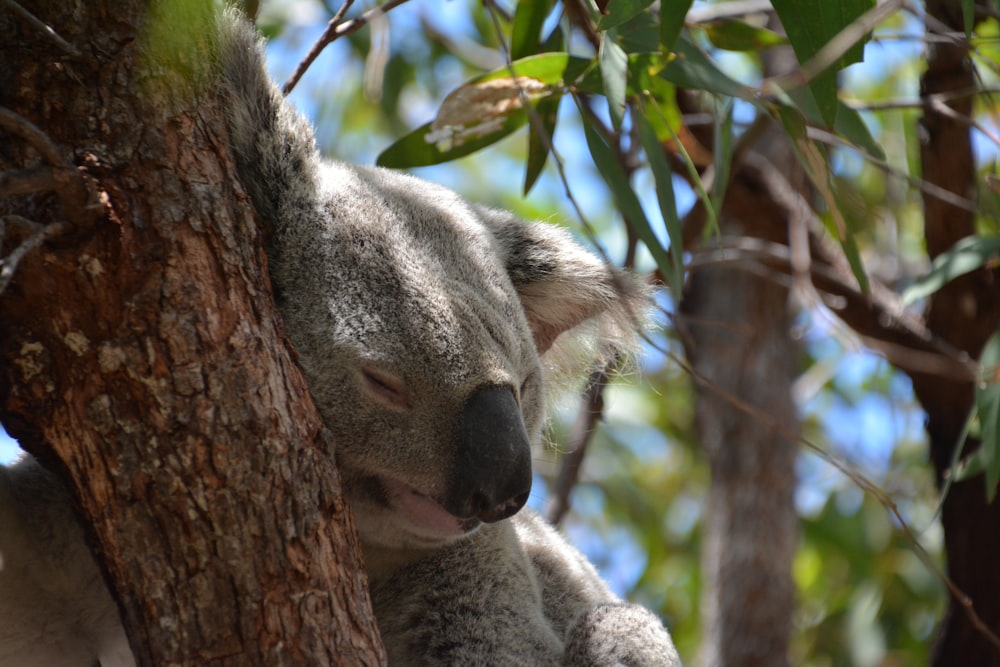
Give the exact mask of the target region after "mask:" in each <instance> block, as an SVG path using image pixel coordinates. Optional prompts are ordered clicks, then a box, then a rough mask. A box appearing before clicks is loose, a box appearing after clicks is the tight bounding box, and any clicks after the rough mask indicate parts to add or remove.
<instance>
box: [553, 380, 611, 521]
mask: <svg viewBox="0 0 1000 667" xmlns="http://www.w3.org/2000/svg"><path fill="white" fill-rule="evenodd" d="M616 365H617V364H616V363H615V362H612V363H611V364H609V365H608V366H607V367H606V368H603V369H600V370H596V371H594V372H593V373H591V375H590V379H589V380H588V381H587V388H586V389H585V390H584V392H583V394H582V395H581V397H580V409H579V412H577V416H576V421H575V422H573V428H572V429H571V430H570V433H569V439H568V441H567V443H566V448H567V452H566V455H565V456H563V459H562V462H561V463H560V465H559V475H558V477H556V482H555V486H554V488H553V489H552V497H551V498H550V499H549V506H548V507H547V508H546V510H545V518H546V519H548V521H549V523H551V524H552V525H553V526H558V525H559V524H560V522H562V520H563V517H565V516H566V512H568V511H569V495H570V493H571V492H572V491H573V488H574V487H575V486H576V483H577V481H578V480H579V478H580V468H581V466H582V465H583V459H584V456H585V455H586V454H587V445H589V444H590V440H591V437H592V436H593V434H594V431H595V430H596V428H597V423H598V422H599V421H600V420H601V417H602V416H603V415H604V388H605V387H607V385H608V376H609V375H610V373H611V372H613V370H614V368H615V366H616Z"/></svg>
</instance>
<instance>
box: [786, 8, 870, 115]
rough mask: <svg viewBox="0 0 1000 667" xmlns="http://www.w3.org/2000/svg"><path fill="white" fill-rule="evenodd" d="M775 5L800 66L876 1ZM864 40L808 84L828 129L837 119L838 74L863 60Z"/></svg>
mask: <svg viewBox="0 0 1000 667" xmlns="http://www.w3.org/2000/svg"><path fill="white" fill-rule="evenodd" d="M772 5H773V6H774V10H775V11H776V12H777V14H778V17H779V18H780V19H781V24H782V25H783V26H784V27H785V31H786V32H787V33H788V40H789V41H790V42H791V44H792V48H793V49H794V50H795V55H796V56H798V59H799V62H800V63H806V62H808V61H809V60H810V59H811V58H812V57H813V56H815V55H816V54H817V53H819V51H820V49H822V48H823V47H824V46H826V44H827V42H829V41H830V40H831V39H833V38H834V37H835V36H836V35H837V34H838V33H839V32H840V31H841V30H843V29H844V28H846V27H847V26H848V25H850V23H851V22H852V21H854V20H855V19H857V18H858V17H859V16H861V15H862V14H864V13H865V12H866V11H867V10H869V9H871V8H872V7H874V6H875V0H823V1H822V2H801V0H773V2H772ZM864 41H865V40H862V41H860V42H858V43H857V44H855V45H854V46H853V47H852V48H851V49H849V50H848V51H847V53H845V54H844V55H843V56H841V57H840V58H838V59H837V61H836V62H833V63H830V66H829V67H828V68H827V69H825V70H824V71H823V72H822V73H821V74H820V75H819V76H817V77H816V78H815V79H814V80H813V81H811V82H810V83H809V88H810V89H811V90H812V92H813V95H814V96H815V97H816V104H817V105H818V107H819V111H820V114H821V115H822V117H823V120H824V122H825V123H824V124H825V125H826V126H827V127H833V126H834V124H835V123H836V120H837V113H838V111H839V110H838V107H837V71H838V70H840V69H843V68H844V67H847V66H848V65H850V64H852V63H856V62H858V61H860V60H861V58H862V56H863V54H864Z"/></svg>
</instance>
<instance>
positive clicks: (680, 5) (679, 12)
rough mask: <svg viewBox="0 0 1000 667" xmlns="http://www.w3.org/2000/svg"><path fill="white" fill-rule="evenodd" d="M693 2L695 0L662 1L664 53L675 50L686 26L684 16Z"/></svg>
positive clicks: (661, 37) (661, 39) (662, 45)
mask: <svg viewBox="0 0 1000 667" xmlns="http://www.w3.org/2000/svg"><path fill="white" fill-rule="evenodd" d="M693 3H694V0H680V1H679V2H675V1H674V0H669V1H668V2H661V3H660V48H662V49H663V52H664V53H671V52H672V51H673V50H674V45H675V44H677V38H678V37H680V36H681V30H682V29H683V28H684V18H685V17H686V16H687V13H688V10H690V9H691V5H692V4H693Z"/></svg>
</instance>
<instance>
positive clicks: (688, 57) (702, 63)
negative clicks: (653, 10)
mask: <svg viewBox="0 0 1000 667" xmlns="http://www.w3.org/2000/svg"><path fill="white" fill-rule="evenodd" d="M675 48H676V54H677V57H676V58H674V59H673V60H671V61H670V62H669V63H667V64H666V66H665V67H664V68H663V71H662V72H660V76H662V77H663V78H664V79H666V80H667V81H670V82H671V83H674V84H676V85H678V86H680V87H681V88H693V89H696V90H707V91H708V92H710V93H717V94H719V95H727V96H729V97H739V98H740V99H744V100H750V101H754V100H756V98H757V94H756V91H754V89H752V88H750V87H748V86H744V85H743V84H741V83H738V82H736V81H734V80H733V79H731V78H730V77H728V76H727V75H725V74H723V73H722V72H721V71H720V70H719V68H718V67H716V66H715V63H713V62H712V61H711V60H710V59H709V58H708V56H706V55H705V54H704V53H702V52H701V50H700V49H698V47H696V46H695V45H694V44H692V43H691V42H690V41H688V40H687V39H684V38H682V39H679V40H677V45H676V47H675Z"/></svg>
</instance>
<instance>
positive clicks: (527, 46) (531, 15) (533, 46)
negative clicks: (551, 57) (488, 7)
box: [510, 0, 553, 60]
mask: <svg viewBox="0 0 1000 667" xmlns="http://www.w3.org/2000/svg"><path fill="white" fill-rule="evenodd" d="M552 4H553V3H552V1H551V0H518V3H517V7H515V8H514V25H513V27H512V28H511V37H510V57H511V59H513V60H519V59H521V58H525V57H527V56H530V55H534V54H535V53H537V52H538V46H539V44H540V43H541V34H542V26H543V25H544V23H545V17H546V16H548V14H549V12H550V11H552Z"/></svg>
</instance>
